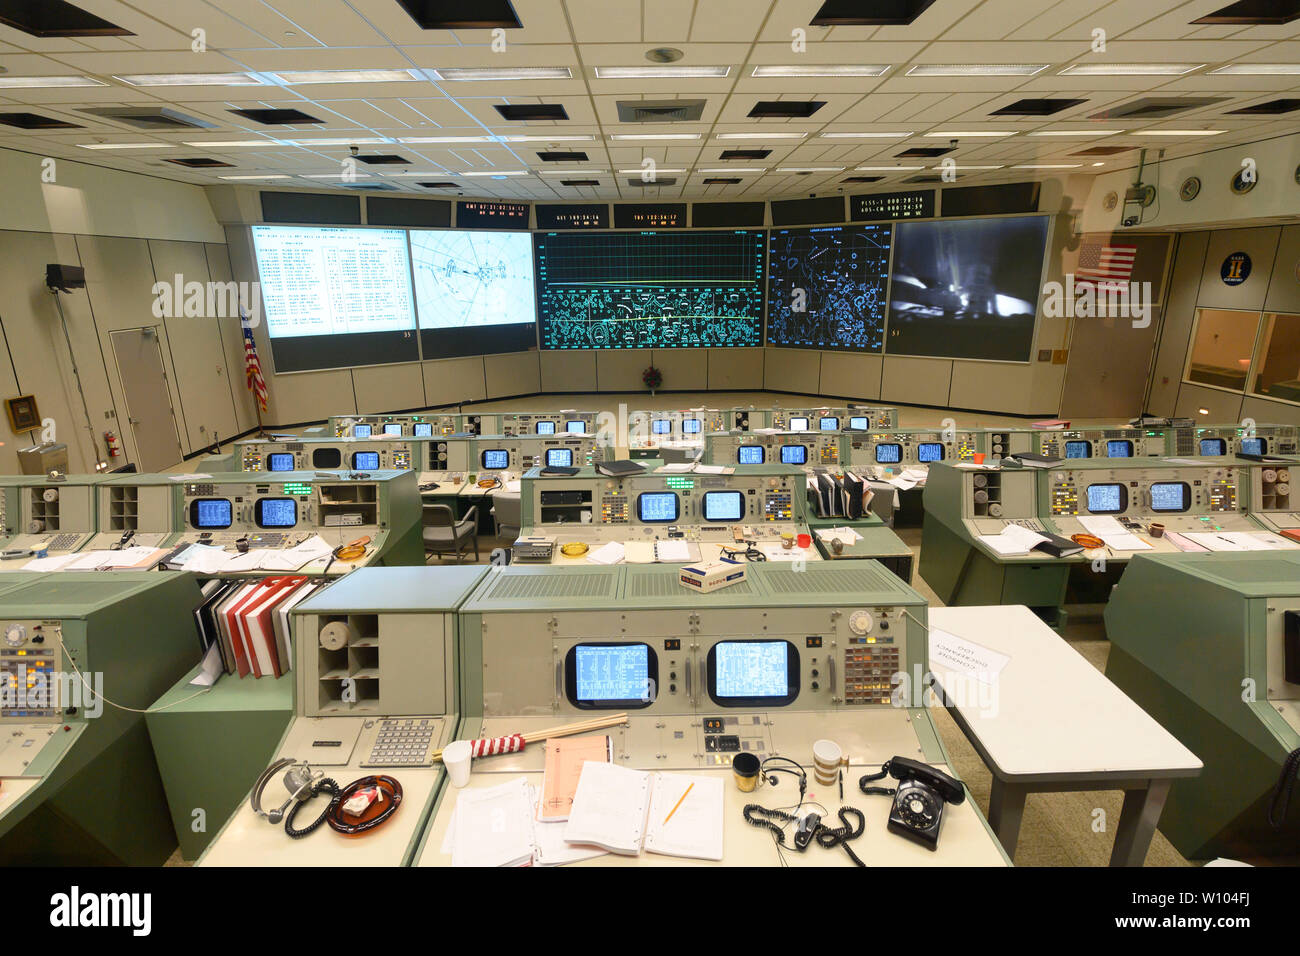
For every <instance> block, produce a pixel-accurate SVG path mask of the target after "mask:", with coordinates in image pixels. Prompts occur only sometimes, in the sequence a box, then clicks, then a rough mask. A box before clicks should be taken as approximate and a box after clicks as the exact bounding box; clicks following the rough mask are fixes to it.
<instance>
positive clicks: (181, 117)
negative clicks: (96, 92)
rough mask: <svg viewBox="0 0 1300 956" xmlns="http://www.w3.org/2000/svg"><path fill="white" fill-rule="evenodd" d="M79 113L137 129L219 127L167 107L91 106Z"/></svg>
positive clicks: (79, 110)
mask: <svg viewBox="0 0 1300 956" xmlns="http://www.w3.org/2000/svg"><path fill="white" fill-rule="evenodd" d="M77 112H78V113H85V114H86V115H87V116H97V117H99V118H100V119H105V120H112V121H113V122H115V123H122V124H124V125H126V126H134V127H135V128H136V129H148V130H169V129H212V128H213V127H214V126H216V125H217V124H216V123H209V122H208V121H207V120H201V119H198V118H197V117H194V116H188V115H186V114H185V113H182V112H180V111H179V110H174V109H170V108H169V107H166V106H90V107H83V108H80V109H78V110H77Z"/></svg>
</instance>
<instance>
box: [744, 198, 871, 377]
mask: <svg viewBox="0 0 1300 956" xmlns="http://www.w3.org/2000/svg"><path fill="white" fill-rule="evenodd" d="M890 231H891V227H890V226H889V224H887V223H885V224H882V225H858V226H828V227H823V228H818V229H773V230H772V231H771V234H770V239H769V242H768V246H769V252H768V269H769V270H770V276H769V279H768V295H767V344H768V345H777V346H782V347H784V348H796V349H799V348H802V349H839V350H847V351H855V352H880V351H882V350H883V349H884V347H885V304H886V297H887V290H888V287H889V237H890Z"/></svg>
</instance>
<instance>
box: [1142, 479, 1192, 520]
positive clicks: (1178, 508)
mask: <svg viewBox="0 0 1300 956" xmlns="http://www.w3.org/2000/svg"><path fill="white" fill-rule="evenodd" d="M1191 507H1192V486H1191V485H1189V484H1188V483H1187V482H1185V481H1156V482H1153V483H1152V484H1151V510H1152V511H1156V512H1159V513H1161V514H1181V513H1182V512H1184V511H1187V510H1188V509H1190V508H1191Z"/></svg>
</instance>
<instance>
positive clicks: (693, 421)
mask: <svg viewBox="0 0 1300 956" xmlns="http://www.w3.org/2000/svg"><path fill="white" fill-rule="evenodd" d="M699 433H700V420H699V419H698V418H683V419H682V434H683V435H698V434H699Z"/></svg>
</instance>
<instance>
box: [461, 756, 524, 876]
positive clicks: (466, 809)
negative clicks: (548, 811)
mask: <svg viewBox="0 0 1300 956" xmlns="http://www.w3.org/2000/svg"><path fill="white" fill-rule="evenodd" d="M448 835H449V838H450V841H451V865H452V866H527V865H528V864H530V863H532V862H533V852H534V850H535V846H536V843H535V837H534V834H533V798H532V794H531V792H530V788H529V786H528V782H527V780H526V779H525V778H524V777H517V778H516V779H514V780H510V781H507V782H506V783H503V784H499V785H497V786H495V787H484V788H481V789H464V790H461V791H460V793H459V794H458V795H457V798H456V813H455V815H454V817H453V818H452V821H451V827H450V828H449V830H448Z"/></svg>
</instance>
